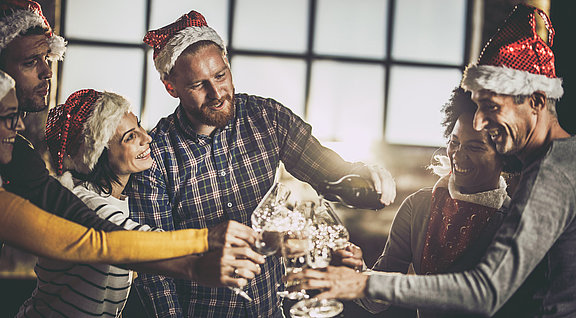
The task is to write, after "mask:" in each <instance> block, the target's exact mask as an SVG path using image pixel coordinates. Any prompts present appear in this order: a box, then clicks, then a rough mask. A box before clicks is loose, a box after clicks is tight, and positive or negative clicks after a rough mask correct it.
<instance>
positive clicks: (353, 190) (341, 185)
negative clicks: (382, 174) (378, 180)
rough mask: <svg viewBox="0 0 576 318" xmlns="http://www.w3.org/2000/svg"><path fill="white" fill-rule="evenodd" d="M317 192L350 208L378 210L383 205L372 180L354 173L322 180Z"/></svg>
mask: <svg viewBox="0 0 576 318" xmlns="http://www.w3.org/2000/svg"><path fill="white" fill-rule="evenodd" d="M318 192H319V193H320V194H321V195H322V196H323V197H324V198H325V199H326V200H329V201H340V203H342V204H344V205H345V206H347V207H350V208H358V209H371V210H378V209H381V208H383V207H385V205H384V204H383V203H382V202H380V194H378V193H377V192H376V189H374V185H373V184H372V181H371V180H369V179H366V178H363V177H361V176H359V175H356V174H349V175H345V176H343V177H342V178H340V179H339V180H337V181H324V182H321V183H320V184H319V185H318Z"/></svg>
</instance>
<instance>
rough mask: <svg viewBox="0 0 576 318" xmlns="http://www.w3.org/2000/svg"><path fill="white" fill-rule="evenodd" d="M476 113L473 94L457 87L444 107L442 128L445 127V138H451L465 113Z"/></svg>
mask: <svg viewBox="0 0 576 318" xmlns="http://www.w3.org/2000/svg"><path fill="white" fill-rule="evenodd" d="M475 111H476V104H475V103H474V102H473V101H472V97H471V93H470V92H466V91H465V90H464V89H463V88H461V87H456V88H454V89H453V90H452V95H451V96H450V99H449V100H448V102H447V103H446V104H444V106H442V113H443V114H444V118H443V119H442V126H443V127H444V137H445V138H449V137H450V134H452V130H454V126H455V125H456V122H457V121H458V118H460V116H461V115H462V114H464V113H472V114H474V112H475Z"/></svg>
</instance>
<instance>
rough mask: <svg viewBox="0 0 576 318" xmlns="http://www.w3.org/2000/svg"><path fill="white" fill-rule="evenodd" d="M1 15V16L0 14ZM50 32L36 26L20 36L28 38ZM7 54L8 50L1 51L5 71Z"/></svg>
mask: <svg viewBox="0 0 576 318" xmlns="http://www.w3.org/2000/svg"><path fill="white" fill-rule="evenodd" d="M0 15H1V14H0ZM49 33H50V30H49V29H47V28H44V27H41V26H34V27H31V28H29V29H27V30H25V31H23V32H20V35H19V36H26V35H48V34H49ZM5 53H6V48H4V49H2V50H0V69H2V70H4V68H5V67H6V64H5Z"/></svg>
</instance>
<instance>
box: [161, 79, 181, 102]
mask: <svg viewBox="0 0 576 318" xmlns="http://www.w3.org/2000/svg"><path fill="white" fill-rule="evenodd" d="M162 83H163V84H164V88H166V91H167V92H168V94H170V96H172V97H174V98H178V92H176V90H175V89H174V86H173V85H172V83H170V82H169V81H168V80H163V81H162Z"/></svg>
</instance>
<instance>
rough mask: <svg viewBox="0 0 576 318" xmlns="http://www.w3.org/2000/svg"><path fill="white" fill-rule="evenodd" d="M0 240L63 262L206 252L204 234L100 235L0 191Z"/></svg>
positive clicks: (158, 257) (150, 258) (126, 260)
mask: <svg viewBox="0 0 576 318" xmlns="http://www.w3.org/2000/svg"><path fill="white" fill-rule="evenodd" d="M0 240H2V241H5V242H7V243H9V244H10V245H13V246H16V247H19V248H22V249H25V250H27V251H29V252H32V253H34V254H36V255H38V256H44V257H49V258H53V259H58V260H62V261H68V262H84V263H113V264H121V263H138V262H147V261H155V260H161V259H167V258H173V257H179V256H184V255H188V254H196V253H203V252H206V251H207V250H208V230H207V229H200V230H196V229H189V230H178V231H170V232H141V231H115V232H103V231H97V230H94V229H89V228H86V227H84V226H82V225H79V224H77V223H74V222H70V221H68V220H66V219H63V218H61V217H58V216H56V215H53V214H50V213H48V212H45V211H44V210H41V209H39V208H38V207H36V206H35V205H33V204H32V203H30V202H29V201H28V200H25V199H23V198H21V197H18V196H17V195H14V194H12V193H10V192H7V191H5V190H4V189H3V188H0Z"/></svg>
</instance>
